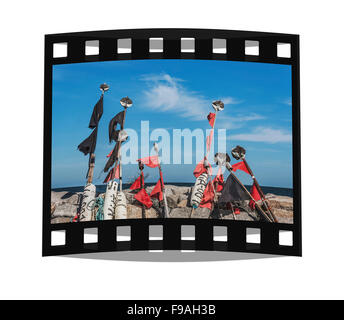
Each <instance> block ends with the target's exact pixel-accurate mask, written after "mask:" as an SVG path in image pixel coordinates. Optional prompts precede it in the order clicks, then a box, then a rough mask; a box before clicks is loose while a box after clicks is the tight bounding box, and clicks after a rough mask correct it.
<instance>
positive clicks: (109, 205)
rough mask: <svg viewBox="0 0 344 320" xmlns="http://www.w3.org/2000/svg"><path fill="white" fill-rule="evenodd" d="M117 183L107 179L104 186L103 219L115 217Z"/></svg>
mask: <svg viewBox="0 0 344 320" xmlns="http://www.w3.org/2000/svg"><path fill="white" fill-rule="evenodd" d="M117 188H118V183H117V182H116V181H114V180H112V181H109V182H108V184H107V186H106V192H105V199H104V220H112V219H114V218H115V203H116V198H117Z"/></svg>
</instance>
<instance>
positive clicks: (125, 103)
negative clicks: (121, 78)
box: [113, 97, 133, 191]
mask: <svg viewBox="0 0 344 320" xmlns="http://www.w3.org/2000/svg"><path fill="white" fill-rule="evenodd" d="M120 104H121V105H122V107H123V108H124V114H123V122H122V124H121V132H122V131H124V124H125V118H126V114H127V109H128V108H129V107H131V106H132V104H133V102H132V100H131V99H130V98H129V97H125V98H122V99H121V100H120ZM118 139H120V140H118V158H117V159H116V162H115V165H114V168H115V171H116V168H117V165H118V166H119V191H122V161H121V160H122V155H121V146H122V142H123V141H125V139H124V140H123V139H121V135H120V134H119V135H118ZM115 147H116V146H115ZM113 179H115V177H114V178H113Z"/></svg>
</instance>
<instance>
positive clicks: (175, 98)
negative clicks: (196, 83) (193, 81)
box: [141, 74, 237, 121]
mask: <svg viewBox="0 0 344 320" xmlns="http://www.w3.org/2000/svg"><path fill="white" fill-rule="evenodd" d="M141 80H143V81H146V82H148V83H149V89H148V90H146V91H144V99H145V105H146V106H147V107H150V108H151V109H155V110H157V109H159V111H162V112H173V113H177V114H178V115H179V116H181V117H185V118H186V117H187V118H191V119H193V120H195V121H197V120H204V118H205V116H206V115H207V114H208V113H209V112H210V111H211V110H212V107H211V102H212V101H213V100H212V99H210V98H205V97H204V96H203V95H202V94H200V93H197V92H193V91H189V90H187V89H186V88H185V87H184V86H183V85H181V82H183V80H182V79H178V78H173V77H171V76H170V75H168V74H160V75H145V76H143V77H142V78H141ZM213 99H215V98H213ZM221 99H222V101H223V102H224V103H225V105H226V104H227V105H228V104H234V103H237V102H236V100H235V99H234V98H232V97H223V98H221Z"/></svg>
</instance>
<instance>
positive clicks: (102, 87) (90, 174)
mask: <svg viewBox="0 0 344 320" xmlns="http://www.w3.org/2000/svg"><path fill="white" fill-rule="evenodd" d="M99 88H100V90H101V92H102V94H101V96H100V98H102V97H104V93H105V92H106V91H108V90H109V88H110V86H109V85H108V84H106V83H102V84H101V85H100V86H99ZM95 130H97V133H98V126H97V128H95ZM96 143H97V140H96ZM95 162H96V155H95V153H94V152H93V153H91V154H90V161H89V164H88V172H87V184H89V183H92V181H93V174H94V167H95Z"/></svg>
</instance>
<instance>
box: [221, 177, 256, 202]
mask: <svg viewBox="0 0 344 320" xmlns="http://www.w3.org/2000/svg"><path fill="white" fill-rule="evenodd" d="M237 200H251V197H250V195H249V194H248V193H247V192H246V191H245V189H244V188H243V187H242V186H241V185H240V184H239V183H238V182H237V181H236V180H235V178H234V177H233V176H232V175H231V174H230V175H229V176H228V178H227V180H226V183H225V185H224V187H223V190H222V194H221V196H220V199H219V203H220V202H231V201H237Z"/></svg>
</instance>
